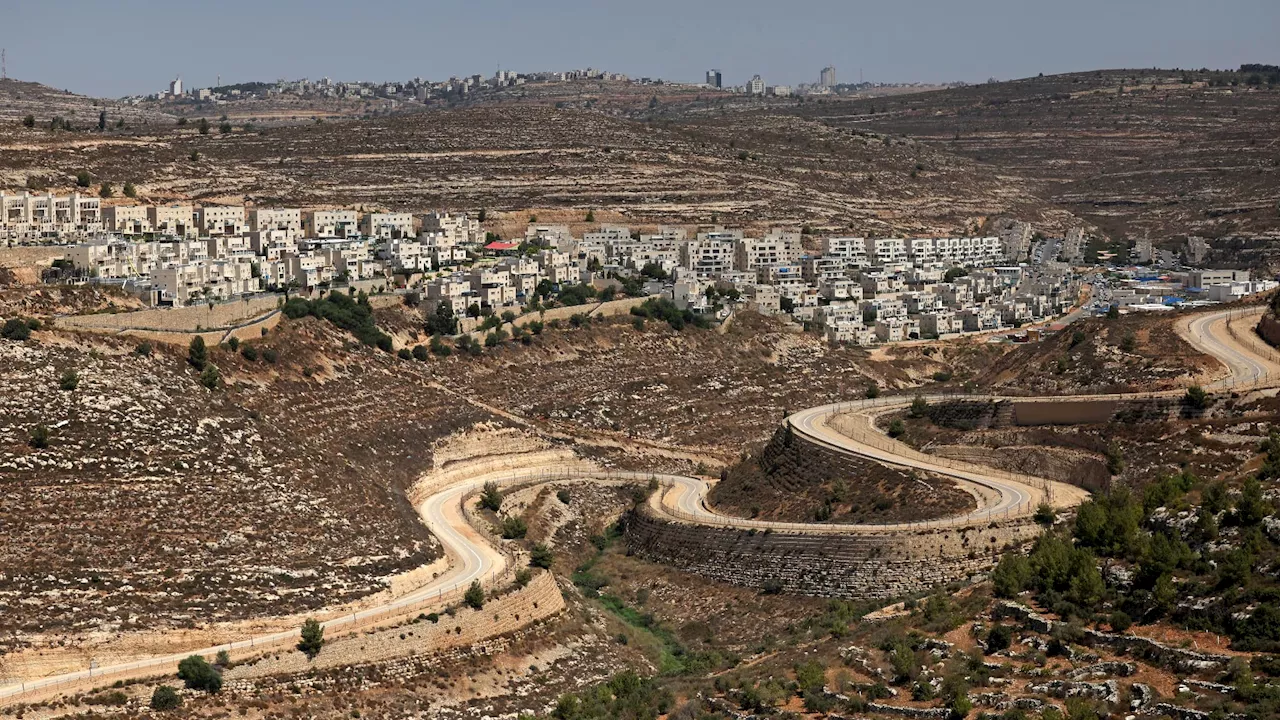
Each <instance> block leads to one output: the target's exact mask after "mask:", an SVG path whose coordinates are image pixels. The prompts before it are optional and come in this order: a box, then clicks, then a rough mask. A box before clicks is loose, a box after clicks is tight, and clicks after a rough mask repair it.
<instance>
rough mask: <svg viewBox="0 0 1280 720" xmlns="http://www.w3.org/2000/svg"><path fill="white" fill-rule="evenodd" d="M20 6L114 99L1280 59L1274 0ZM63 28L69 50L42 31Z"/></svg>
mask: <svg viewBox="0 0 1280 720" xmlns="http://www.w3.org/2000/svg"><path fill="white" fill-rule="evenodd" d="M5 19H6V21H5V23H4V25H3V26H2V27H0V47H4V48H5V49H6V50H7V60H8V74H9V76H10V77H12V78H16V79H19V80H30V81H35V82H41V83H44V84H46V85H50V86H52V87H55V88H60V89H67V90H71V91H73V92H78V93H83V94H87V95H95V96H100V97H120V96H124V95H142V94H150V93H156V92H160V91H162V90H164V89H165V88H166V87H167V85H168V83H169V82H170V81H171V80H173V79H174V77H175V76H177V75H181V76H182V78H183V84H184V85H185V86H186V87H188V88H193V87H209V86H212V85H214V84H215V83H216V82H217V78H218V77H219V76H221V78H222V82H223V83H226V84H231V83H239V82H250V81H272V80H276V79H279V78H288V79H297V78H302V77H307V78H313V79H317V78H320V77H326V76H327V77H330V78H333V79H334V80H344V81H355V80H363V81H396V80H406V79H409V78H412V77H415V76H417V77H423V78H427V79H432V80H440V79H445V78H448V77H449V76H453V75H456V76H465V75H472V74H477V73H479V74H482V75H492V74H493V73H494V71H495V70H497V69H498V68H499V67H501V68H503V69H509V70H515V71H518V72H534V71H542V70H568V69H573V68H585V67H588V66H590V67H595V68H601V69H605V70H609V71H611V72H618V73H625V74H627V75H629V76H631V77H654V78H663V79H664V80H670V81H675V82H689V83H699V82H703V81H704V79H705V76H706V72H707V70H708V69H709V68H718V69H719V70H720V71H721V72H722V77H723V83H724V85H725V86H741V85H745V84H746V83H748V82H749V81H750V79H751V78H752V77H753V76H754V75H760V76H761V77H762V78H763V79H764V81H765V82H766V83H767V84H768V85H770V86H773V85H790V86H795V85H799V84H801V83H807V84H818V83H819V82H820V74H821V72H822V69H823V68H824V67H828V66H833V67H835V68H837V69H838V75H837V80H838V81H839V82H845V83H849V82H856V81H857V78H858V77H859V72H860V71H861V73H862V75H863V76H864V77H865V79H866V80H867V81H875V82H923V83H943V82H954V81H965V82H983V81H985V80H987V79H988V78H991V77H995V78H997V79H1011V78H1017V77H1027V76H1032V75H1036V74H1037V73H1042V72H1043V73H1045V74H1052V73H1060V72H1072V71H1084V70H1093V69H1101V68H1115V67H1170V68H1171V67H1184V68H1199V67H1210V68H1232V67H1236V66H1238V65H1240V64H1241V63H1247V62H1258V63H1275V62H1277V61H1280V57H1277V56H1278V55H1280V53H1278V52H1277V45H1276V43H1275V37H1276V33H1277V31H1280V3H1275V2H1273V1H1272V0H1225V1H1224V2H1219V3H1213V4H1209V3H1202V2H1193V1H1192V0H1165V1H1159V0H1129V1H1128V2H1123V3H1115V2H1111V1H1108V0H1079V1H1078V2H1074V3H1034V2H1031V3H1028V2H1025V0H1021V1H1020V0H972V1H971V2H968V3H952V2H948V1H946V0H919V1H918V2H911V3H894V4H887V3H886V4H874V3H867V2H853V1H849V0H798V1H797V2H792V3H786V4H778V3H769V2H762V1H761V0H739V1H738V2H727V0H705V1H704V2H700V3H692V4H691V3H679V2H673V1H672V0H652V1H651V2H648V3H643V4H635V3H621V2H615V1H613V0H602V1H600V2H591V3H588V2H584V1H583V0H547V1H546V2H544V3H539V4H536V5H531V4H527V3H517V2H514V1H513V0H472V1H471V2H466V3H461V2H434V3H415V2H409V1H408V0H365V2H362V3H356V4H353V3H345V2H337V1H336V0H308V1H307V2H303V1H302V0H275V1H274V2H270V3H261V2H256V3H250V2H246V1H245V0H224V2H222V3H220V4H218V5H217V6H216V8H215V7H212V6H208V5H203V4H196V3H185V2H172V1H170V2H161V1H159V0H117V1H116V2H113V3H109V4H108V3H99V2H92V1H91V0H66V1H64V2H61V3H18V4H15V5H14V6H13V7H11V8H8V9H6V11H5ZM249 20H251V21H249ZM1244 20H1247V22H1245V21H1244ZM49 27H57V28H58V33H57V43H56V47H51V45H50V36H49V34H48V33H47V32H38V31H37V30H38V29H41V28H49ZM282 29H287V30H288V31H287V32H282ZM117 41H118V42H117ZM202 43H204V44H203V45H202Z"/></svg>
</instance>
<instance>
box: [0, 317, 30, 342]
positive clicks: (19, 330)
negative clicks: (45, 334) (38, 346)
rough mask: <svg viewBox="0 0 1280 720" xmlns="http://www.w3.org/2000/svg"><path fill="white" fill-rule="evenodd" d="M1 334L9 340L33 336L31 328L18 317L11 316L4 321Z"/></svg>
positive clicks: (0, 330)
mask: <svg viewBox="0 0 1280 720" xmlns="http://www.w3.org/2000/svg"><path fill="white" fill-rule="evenodd" d="M0 336H3V337H4V338H5V339H7V340H26V339H27V338H29V337H31V328H29V327H27V324H26V323H25V322H23V321H22V320H19V319H18V318H9V319H8V320H6V321H5V322H4V328H3V329H0Z"/></svg>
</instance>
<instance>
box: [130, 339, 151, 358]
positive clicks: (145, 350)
mask: <svg viewBox="0 0 1280 720" xmlns="http://www.w3.org/2000/svg"><path fill="white" fill-rule="evenodd" d="M154 351H155V349H154V348H153V347H151V343H149V342H140V343H138V347H136V348H134V349H133V354H134V355H137V356H139V357H148V356H150V355H151V353H152V352H154Z"/></svg>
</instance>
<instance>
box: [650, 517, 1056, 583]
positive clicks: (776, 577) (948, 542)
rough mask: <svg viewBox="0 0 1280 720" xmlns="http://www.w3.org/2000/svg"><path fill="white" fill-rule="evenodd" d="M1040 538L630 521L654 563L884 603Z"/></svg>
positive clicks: (1001, 532)
mask: <svg viewBox="0 0 1280 720" xmlns="http://www.w3.org/2000/svg"><path fill="white" fill-rule="evenodd" d="M1039 533H1040V527H1039V526H1038V525H1036V524H1035V523H1034V522H1032V521H1030V520H1029V519H1025V518H1024V519H1020V520H1012V521H1007V522H1003V523H998V524H992V525H989V526H983V527H964V528H947V529H937V530H920V531H915V532H897V533H889V532H886V533H882V534H874V533H850V534H842V535H805V534H799V533H783V532H762V531H752V530H737V529H732V528H717V527H707V526H702V525H691V524H684V523H676V522H670V521H667V520H664V519H661V518H659V517H656V516H654V515H653V514H652V513H651V512H650V511H649V510H648V509H647V506H644V507H642V508H641V509H639V510H637V511H635V512H633V513H631V514H630V515H629V516H628V517H627V522H626V540H627V546H628V548H630V550H631V551H632V552H634V553H636V554H637V555H640V556H641V557H644V558H647V559H649V560H652V561H655V562H659V563H663V564H666V565H671V566H673V567H676V568H679V569H681V570H685V571H688V572H692V573H695V574H697V575H702V576H704V577H708V578H711V579H713V580H718V581H722V582H727V583H731V584H734V585H741V586H744V587H754V588H762V587H764V586H765V585H766V583H779V584H780V586H781V590H782V591H784V592H788V593H795V594H800V595H815V596H820V597H841V598H847V599H879V598H889V597H899V596H902V595H907V594H911V593H916V592H921V591H925V590H927V589H929V588H932V587H935V586H937V585H941V584H945V583H948V582H952V581H955V580H965V579H967V578H969V577H971V576H972V575H974V574H976V573H980V572H983V571H986V570H988V569H989V568H991V567H992V566H993V565H994V564H995V563H996V561H998V560H999V556H1000V554H1001V553H1002V552H1004V551H1006V550H1008V549H1010V548H1016V547H1019V546H1021V545H1023V544H1025V543H1027V542H1029V541H1031V540H1032V539H1034V538H1035V537H1036V536H1037V535H1039Z"/></svg>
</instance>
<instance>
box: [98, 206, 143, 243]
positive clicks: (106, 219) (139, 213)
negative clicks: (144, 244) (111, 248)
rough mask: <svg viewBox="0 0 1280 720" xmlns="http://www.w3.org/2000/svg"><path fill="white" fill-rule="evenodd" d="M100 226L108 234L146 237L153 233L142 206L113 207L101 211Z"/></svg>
mask: <svg viewBox="0 0 1280 720" xmlns="http://www.w3.org/2000/svg"><path fill="white" fill-rule="evenodd" d="M102 224H103V226H104V227H105V228H106V230H107V231H108V232H113V233H119V234H120V235H125V236H131V235H146V234H147V233H150V232H154V229H153V228H152V226H151V219H150V218H149V217H148V216H147V208H146V207H145V206H143V205H113V206H111V207H106V208H103V209H102Z"/></svg>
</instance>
